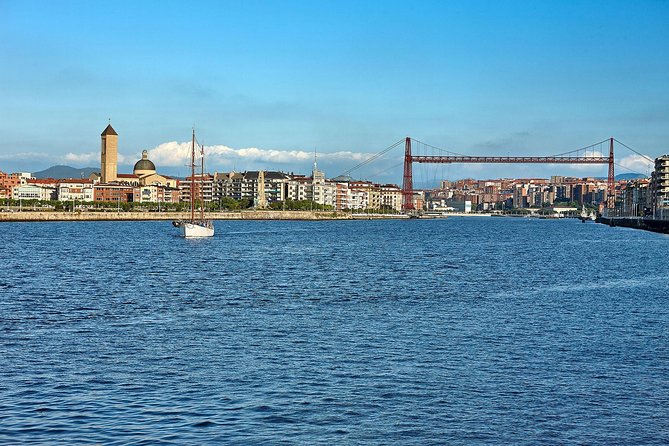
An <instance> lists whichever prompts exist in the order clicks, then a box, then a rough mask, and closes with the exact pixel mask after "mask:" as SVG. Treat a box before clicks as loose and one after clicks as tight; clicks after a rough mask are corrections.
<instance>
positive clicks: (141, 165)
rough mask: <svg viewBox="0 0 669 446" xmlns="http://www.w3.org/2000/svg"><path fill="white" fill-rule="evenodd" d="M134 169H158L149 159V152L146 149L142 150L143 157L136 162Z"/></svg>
mask: <svg viewBox="0 0 669 446" xmlns="http://www.w3.org/2000/svg"><path fill="white" fill-rule="evenodd" d="M132 170H133V172H137V171H147V170H152V171H154V172H155V171H156V165H155V164H153V161H151V160H150V159H149V152H147V151H146V150H144V151H143V152H142V159H141V160H139V161H137V162H136V163H135V167H134V168H133V169H132Z"/></svg>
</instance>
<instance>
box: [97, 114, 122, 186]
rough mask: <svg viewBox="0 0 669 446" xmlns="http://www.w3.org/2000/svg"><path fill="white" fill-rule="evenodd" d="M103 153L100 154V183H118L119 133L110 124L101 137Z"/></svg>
mask: <svg viewBox="0 0 669 446" xmlns="http://www.w3.org/2000/svg"><path fill="white" fill-rule="evenodd" d="M100 136H101V137H102V151H101V154H100V182H101V183H109V182H111V181H116V173H117V172H116V168H117V167H116V163H117V161H118V133H116V130H114V128H113V127H112V126H111V124H109V125H108V126H107V128H106V129H105V130H104V131H103V132H102V134H101V135H100Z"/></svg>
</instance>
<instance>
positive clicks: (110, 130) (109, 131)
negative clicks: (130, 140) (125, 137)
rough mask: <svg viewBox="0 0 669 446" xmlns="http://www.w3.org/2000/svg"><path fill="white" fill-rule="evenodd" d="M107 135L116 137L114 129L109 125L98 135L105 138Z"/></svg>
mask: <svg viewBox="0 0 669 446" xmlns="http://www.w3.org/2000/svg"><path fill="white" fill-rule="evenodd" d="M107 135H117V136H118V133H116V130H114V127H112V126H111V124H109V125H107V127H106V128H105V129H104V131H103V132H102V133H101V134H100V136H107Z"/></svg>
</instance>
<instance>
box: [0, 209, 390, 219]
mask: <svg viewBox="0 0 669 446" xmlns="http://www.w3.org/2000/svg"><path fill="white" fill-rule="evenodd" d="M189 218H190V213H189V212H87V211H84V212H54V211H22V212H0V222H48V221H151V220H168V221H169V220H186V219H189ZM207 218H208V219H212V220H350V219H352V218H354V217H353V216H352V215H351V214H350V213H345V212H333V211H237V212H212V213H207ZM365 218H368V217H365ZM371 218H402V216H397V215H383V214H381V215H378V216H371Z"/></svg>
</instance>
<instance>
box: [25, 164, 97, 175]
mask: <svg viewBox="0 0 669 446" xmlns="http://www.w3.org/2000/svg"><path fill="white" fill-rule="evenodd" d="M93 172H100V169H99V168H96V167H81V168H76V167H70V166H51V167H49V168H48V169H45V170H40V171H39V172H34V173H33V176H34V177H35V178H88V176H89V175H90V174H91V173H93Z"/></svg>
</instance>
